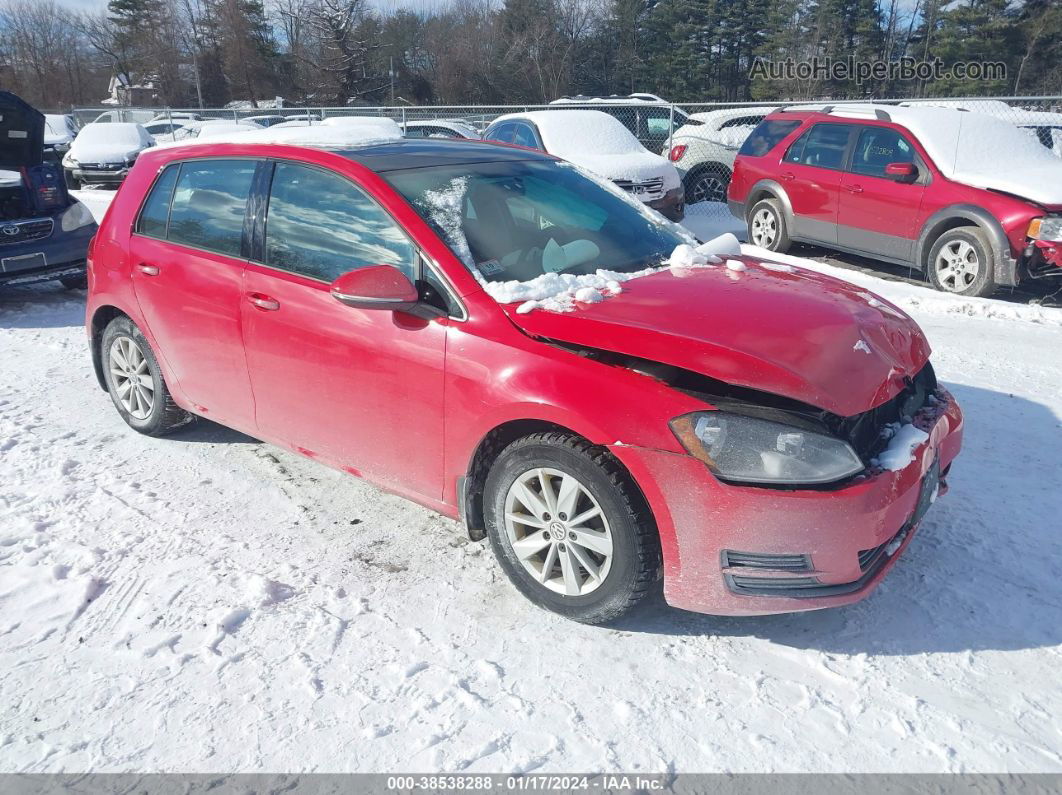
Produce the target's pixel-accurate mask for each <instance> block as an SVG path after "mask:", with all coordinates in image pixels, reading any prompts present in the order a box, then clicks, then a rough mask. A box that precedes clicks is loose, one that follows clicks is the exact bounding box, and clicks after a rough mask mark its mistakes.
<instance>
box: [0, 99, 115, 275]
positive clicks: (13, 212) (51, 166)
mask: <svg viewBox="0 0 1062 795" xmlns="http://www.w3.org/2000/svg"><path fill="white" fill-rule="evenodd" d="M44 126H45V121H44V114H42V113H40V112H39V111H38V110H36V109H35V108H33V107H31V106H30V105H28V104H26V103H25V102H24V101H23V100H22V99H20V98H19V97H17V96H15V95H14V94H11V93H9V92H7V91H0V287H3V286H5V285H14V284H28V283H30V282H37V281H46V280H50V279H55V280H58V281H60V282H62V283H63V285H64V286H66V287H69V288H76V287H84V286H85V278H86V277H85V256H86V253H87V252H88V246H89V241H91V240H92V236H93V235H95V234H96V222H95V221H94V220H93V218H92V214H91V213H90V212H89V211H88V208H87V207H85V205H83V204H82V203H81V202H79V201H78V200H77V199H75V198H73V197H72V196H71V195H70V194H69V193H68V192H67V189H66V183H65V182H64V179H63V172H62V168H61V166H59V165H58V164H56V163H54V162H51V161H50V160H46V159H45V156H44Z"/></svg>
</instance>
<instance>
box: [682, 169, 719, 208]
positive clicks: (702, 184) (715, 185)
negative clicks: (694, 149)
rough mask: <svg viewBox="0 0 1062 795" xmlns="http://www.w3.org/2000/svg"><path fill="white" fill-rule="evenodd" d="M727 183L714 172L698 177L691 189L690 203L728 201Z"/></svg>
mask: <svg viewBox="0 0 1062 795" xmlns="http://www.w3.org/2000/svg"><path fill="white" fill-rule="evenodd" d="M726 188H727V185H726V183H725V182H723V181H722V180H721V179H719V177H717V176H715V175H714V174H703V175H701V176H699V177H697V181H696V182H694V183H693V188H692V189H691V190H690V204H696V203H697V202H722V201H726Z"/></svg>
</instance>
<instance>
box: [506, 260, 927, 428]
mask: <svg viewBox="0 0 1062 795" xmlns="http://www.w3.org/2000/svg"><path fill="white" fill-rule="evenodd" d="M729 264H730V266H731V267H729V268H728V267H726V266H717V267H700V268H692V269H688V270H687V269H675V268H672V269H664V270H660V271H658V272H656V273H652V274H650V275H647V276H643V277H639V278H635V279H631V280H630V281H625V282H624V283H623V286H622V292H620V293H619V294H618V295H615V296H613V297H609V298H607V299H605V300H602V301H599V302H597V303H590V304H583V303H580V304H578V305H577V309H576V311H573V312H550V311H533V312H529V313H520V312H517V308H518V307H517V305H516V304H503V310H504V311H505V313H506V314H507V315H508V317H509V318H510V319H511V320H512V322H513V323H515V324H516V325H517V326H519V327H520V328H522V329H523V330H524V331H526V332H527V333H529V334H531V335H533V336H536V337H542V338H546V339H552V340H557V341H560V342H564V343H569V344H574V345H582V346H587V347H590V348H596V349H600V350H605V351H610V352H614V353H620V354H625V355H628V356H635V357H638V358H642V359H647V360H650V361H654V362H659V363H662V364H668V365H672V366H675V367H681V368H683V369H686V370H691V371H694V372H697V373H700V374H702V375H706V376H708V377H710V378H714V379H717V380H719V381H724V382H726V383H728V384H732V385H735V386H742V387H748V388H752V389H757V390H761V391H766V392H770V393H773V394H777V395H781V396H784V397H788V398H791V399H793V400H799V401H801V402H804V403H807V404H810V405H812V406H816V407H818V408H822V409H825V410H827V411H830V412H833V413H835V414H838V415H841V416H851V415H853V414H858V413H860V412H863V411H867V410H869V409H871V408H874V407H875V406H877V405H879V404H881V403H883V402H885V401H886V400H888V399H889V398H891V397H893V396H895V395H896V394H898V393H899V392H900V391H901V390H902V389H903V388H904V386H905V379H909V378H911V377H913V376H914V375H915V374H916V373H917V372H918V371H919V370H920V369H921V368H922V367H923V366H924V365H925V363H926V362H927V361H928V359H929V353H930V349H929V344H928V343H927V342H926V340H925V337H924V336H923V335H922V332H921V330H920V329H919V328H918V326H917V325H916V324H915V322H914V321H913V320H911V319H910V318H909V317H908V316H907V315H906V314H904V313H903V312H902V311H900V310H899V309H897V308H896V307H894V306H893V305H891V304H889V303H887V302H885V301H884V300H882V299H879V298H877V297H876V296H873V295H871V294H870V293H868V292H865V291H863V290H861V289H860V288H858V287H856V286H854V285H851V284H848V283H846V282H842V281H840V280H838V279H833V278H831V277H829V276H822V275H820V274H816V273H812V272H811V271H805V270H796V269H792V268H788V267H786V266H777V265H772V264H771V263H767V264H766V265H761V264H760V263H759V261H758V260H755V259H751V258H747V257H743V258H741V259H740V260H736V259H731V260H729Z"/></svg>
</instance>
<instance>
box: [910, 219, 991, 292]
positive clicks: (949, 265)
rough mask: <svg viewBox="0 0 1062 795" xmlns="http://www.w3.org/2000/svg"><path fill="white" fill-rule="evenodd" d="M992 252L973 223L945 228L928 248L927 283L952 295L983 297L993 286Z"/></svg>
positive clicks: (986, 237) (978, 228)
mask: <svg viewBox="0 0 1062 795" xmlns="http://www.w3.org/2000/svg"><path fill="white" fill-rule="evenodd" d="M995 265H996V260H995V253H994V252H993V251H992V244H991V243H990V242H989V240H988V235H987V234H985V232H984V230H983V229H981V228H980V227H977V226H960V227H956V228H955V229H949V230H948V231H947V232H945V233H944V234H942V235H941V236H940V237H938V238H937V240H936V242H935V243H934V244H933V247H932V248H931V249H930V250H929V260H928V262H927V263H926V270H927V271H928V273H929V281H930V283H931V284H932V285H933V286H934V287H936V288H937V289H938V290H940V291H942V292H945V293H951V294H952V295H966V296H972V297H976V298H983V297H985V296H988V295H991V294H992V293H993V292H995V289H996V280H995Z"/></svg>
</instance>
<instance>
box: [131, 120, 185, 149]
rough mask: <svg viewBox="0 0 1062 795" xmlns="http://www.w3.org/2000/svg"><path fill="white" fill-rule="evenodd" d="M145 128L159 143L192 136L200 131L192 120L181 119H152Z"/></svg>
mask: <svg viewBox="0 0 1062 795" xmlns="http://www.w3.org/2000/svg"><path fill="white" fill-rule="evenodd" d="M144 129H145V130H147V131H148V133H149V134H150V135H151V137H152V138H154V139H155V143H157V144H164V143H171V142H172V141H179V140H181V139H182V138H190V137H193V136H194V135H195V133H196V132H197V131H198V130H197V128H196V127H195V126H194V124H192V123H191V121H190V120H181V119H173V120H169V119H160V120H159V121H151V122H148V123H147V124H145V125H144Z"/></svg>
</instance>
